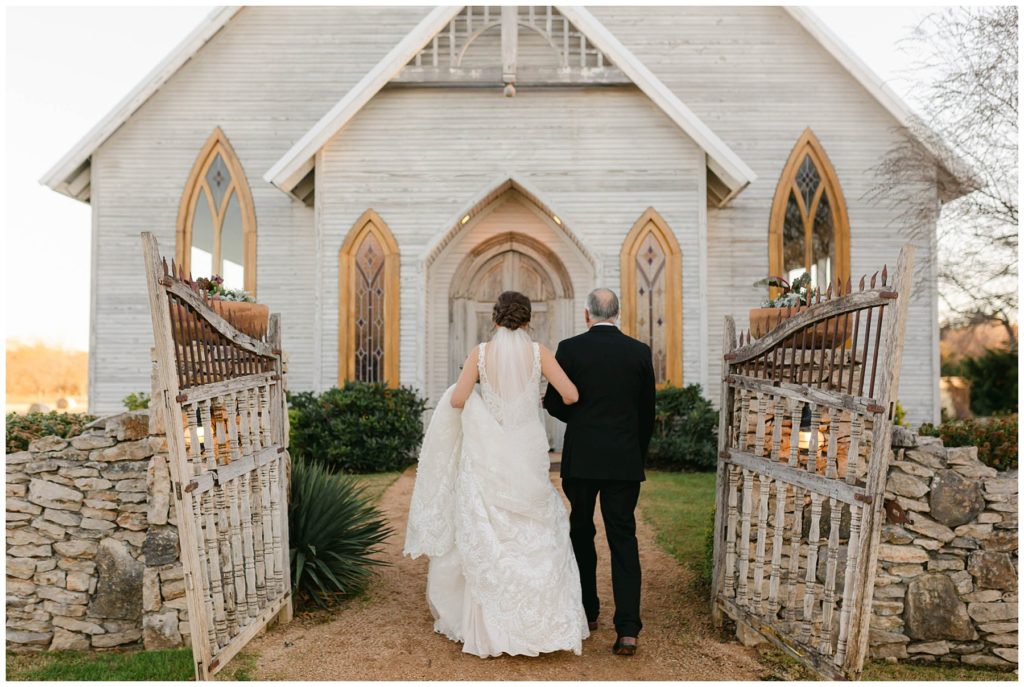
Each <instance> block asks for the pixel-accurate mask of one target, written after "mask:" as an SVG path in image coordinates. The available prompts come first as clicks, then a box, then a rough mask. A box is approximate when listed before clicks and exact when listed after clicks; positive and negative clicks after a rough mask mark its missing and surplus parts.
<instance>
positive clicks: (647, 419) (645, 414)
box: [637, 346, 655, 458]
mask: <svg viewBox="0 0 1024 687" xmlns="http://www.w3.org/2000/svg"><path fill="white" fill-rule="evenodd" d="M644 349H645V351H646V355H645V356H644V362H643V371H642V373H641V374H642V375H643V379H642V380H641V381H640V398H639V400H638V405H637V407H638V409H639V412H638V415H639V418H638V420H639V426H638V432H639V435H640V450H641V452H642V453H643V456H644V457H645V458H646V457H647V447H648V446H649V445H650V443H651V435H652V434H654V396H655V381H654V362H653V360H652V358H651V349H650V348H649V347H647V346H644Z"/></svg>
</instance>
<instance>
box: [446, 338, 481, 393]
mask: <svg viewBox="0 0 1024 687" xmlns="http://www.w3.org/2000/svg"><path fill="white" fill-rule="evenodd" d="M479 357H480V347H479V346H474V347H473V350H472V351H470V352H469V356H468V357H467V358H466V362H465V363H463V364H462V372H461V373H460V374H459V380H458V381H457V382H455V389H454V391H452V397H451V404H452V408H462V407H463V406H465V405H466V399H468V398H469V395H470V394H471V393H473V385H474V384H476V380H477V377H478V376H479V374H480V373H479V371H478V370H477V360H478V359H479Z"/></svg>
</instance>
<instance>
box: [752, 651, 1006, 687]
mask: <svg viewBox="0 0 1024 687" xmlns="http://www.w3.org/2000/svg"><path fill="white" fill-rule="evenodd" d="M758 655H759V657H760V659H761V662H762V663H763V664H764V666H765V668H766V672H765V675H764V677H763V678H762V679H763V680H781V681H787V682H792V681H798V680H818V679H819V678H818V677H817V676H816V675H815V674H814V673H812V672H811V671H810V670H809V669H807V668H805V667H804V666H803V665H801V664H800V663H797V662H796V661H795V660H794V659H792V658H790V657H789V656H787V655H786V654H784V653H782V652H781V651H779V650H778V649H776V648H775V647H773V646H769V645H763V646H761V647H759V648H758ZM861 680H864V681H867V682H902V681H908V682H932V681H936V682H949V681H955V682H981V681H989V680H1001V681H1010V680H1012V681H1014V682H1016V681H1017V676H1016V675H1015V674H1014V673H1012V672H1010V671H1006V670H997V669H995V668H983V667H978V666H966V665H958V664H955V663H942V664H936V663H887V662H885V661H871V660H869V661H866V662H865V663H864V672H863V673H861Z"/></svg>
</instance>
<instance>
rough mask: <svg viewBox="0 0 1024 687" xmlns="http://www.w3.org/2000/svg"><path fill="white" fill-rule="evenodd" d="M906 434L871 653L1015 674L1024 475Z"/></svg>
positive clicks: (898, 450) (893, 485) (883, 552)
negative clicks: (1020, 478)
mask: <svg viewBox="0 0 1024 687" xmlns="http://www.w3.org/2000/svg"><path fill="white" fill-rule="evenodd" d="M897 429H898V431H897V432H895V434H894V436H893V450H894V452H895V455H894V456H893V457H892V462H891V467H890V470H889V480H888V483H887V493H886V499H887V500H891V501H892V502H893V503H894V504H895V506H897V507H898V508H895V507H893V506H892V505H889V507H888V508H887V510H889V511H890V512H891V513H890V517H888V518H887V519H886V524H885V525H884V526H883V529H882V537H881V542H882V543H881V546H880V550H879V556H878V560H879V565H878V568H879V569H878V577H877V580H876V582H875V594H874V603H873V605H872V617H871V634H870V654H871V656H873V657H876V658H886V659H888V660H893V661H896V660H911V661H939V662H950V663H964V664H968V665H980V666H996V667H1008V668H1009V667H1016V665H1017V566H1018V561H1017V472H1016V471H1015V470H1014V471H1012V472H1004V473H998V472H996V471H995V470H994V469H993V468H990V467H987V466H985V465H983V464H982V463H981V462H979V461H978V455H977V449H976V448H974V447H967V448H944V447H943V445H942V442H941V441H940V440H938V439H935V438H931V437H918V436H917V435H915V434H913V433H911V432H908V431H905V430H900V429H899V428H897ZM899 511H903V512H902V513H900V512H899ZM899 520H905V521H904V522H896V521H899Z"/></svg>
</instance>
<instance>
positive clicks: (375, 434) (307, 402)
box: [288, 381, 426, 473]
mask: <svg viewBox="0 0 1024 687" xmlns="http://www.w3.org/2000/svg"><path fill="white" fill-rule="evenodd" d="M289 403H290V405H291V410H290V411H289V413H288V415H289V418H290V420H291V449H292V452H293V454H294V455H297V456H300V457H303V458H306V459H308V460H316V461H318V462H322V463H323V464H324V466H325V467H327V468H329V469H331V470H333V471H336V472H349V473H353V472H354V473H359V472H386V471H390V470H402V469H403V468H405V467H407V466H409V465H411V464H412V463H413V462H415V460H416V453H417V450H418V449H419V446H420V442H422V441H423V419H422V415H423V410H424V408H425V407H426V404H425V402H424V401H423V400H422V399H421V398H419V396H417V394H416V392H415V391H414V390H413V389H411V388H407V387H401V388H398V389H392V388H390V387H388V386H386V385H384V384H367V383H363V382H351V381H350V382H346V383H345V386H344V387H343V388H341V389H338V388H334V389H330V390H328V391H325V392H324V393H322V394H320V395H319V396H317V395H315V394H313V393H311V392H303V393H299V394H295V395H293V396H290V398H289Z"/></svg>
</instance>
